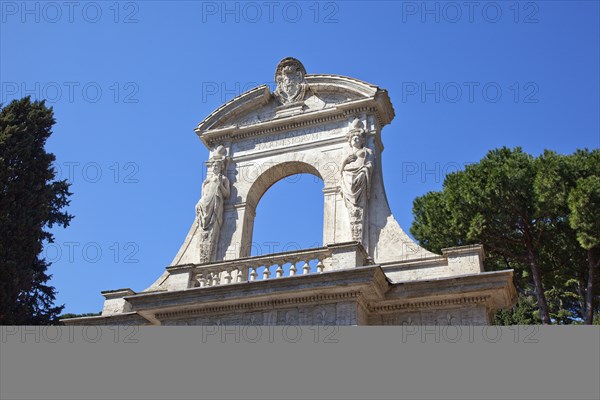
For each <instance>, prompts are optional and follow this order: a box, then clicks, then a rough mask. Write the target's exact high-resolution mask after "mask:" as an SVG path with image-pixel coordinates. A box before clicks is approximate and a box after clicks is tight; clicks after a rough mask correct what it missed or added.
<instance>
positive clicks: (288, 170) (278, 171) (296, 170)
mask: <svg viewBox="0 0 600 400" xmlns="http://www.w3.org/2000/svg"><path fill="white" fill-rule="evenodd" d="M297 174H310V175H313V176H316V177H317V178H319V179H321V180H322V181H323V182H325V181H324V179H323V177H322V176H321V173H320V172H319V170H318V169H317V167H315V166H314V165H312V164H309V163H307V162H305V161H297V160H296V161H283V162H281V163H277V164H274V165H272V166H270V167H269V168H268V169H266V170H265V171H262V173H261V174H260V175H259V176H258V177H257V179H256V180H255V181H254V182H253V183H252V185H251V186H250V189H249V190H248V193H247V194H246V196H247V197H246V213H245V218H244V222H243V224H244V225H243V227H242V237H241V242H240V243H241V246H242V247H243V248H244V249H245V250H244V253H243V255H244V256H249V255H250V251H251V244H252V236H253V232H254V220H255V217H256V207H257V206H258V203H259V202H260V200H261V198H262V197H263V196H264V194H265V193H266V192H267V191H268V190H269V189H270V188H271V187H272V186H273V185H274V184H276V183H277V182H279V181H281V180H282V179H285V178H287V177H288V176H292V175H297ZM325 219H326V216H325V215H324V216H323V220H324V221H325Z"/></svg>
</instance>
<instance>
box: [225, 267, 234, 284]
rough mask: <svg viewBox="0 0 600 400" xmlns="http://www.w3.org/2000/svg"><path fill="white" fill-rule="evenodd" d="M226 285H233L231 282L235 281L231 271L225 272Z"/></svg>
mask: <svg viewBox="0 0 600 400" xmlns="http://www.w3.org/2000/svg"><path fill="white" fill-rule="evenodd" d="M225 272H226V274H225V283H231V280H232V279H233V277H232V276H231V270H230V269H228V270H227V271H225Z"/></svg>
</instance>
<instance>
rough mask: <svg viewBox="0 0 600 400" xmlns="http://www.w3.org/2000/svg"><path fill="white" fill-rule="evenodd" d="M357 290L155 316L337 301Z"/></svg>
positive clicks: (201, 308)
mask: <svg viewBox="0 0 600 400" xmlns="http://www.w3.org/2000/svg"><path fill="white" fill-rule="evenodd" d="M360 294H361V293H360V292H359V291H352V292H345V293H332V294H317V295H311V296H304V297H293V298H286V299H271V300H263V301H254V302H247V303H238V304H229V305H221V306H219V305H208V306H204V307H199V308H194V309H188V310H182V311H167V312H158V313H156V314H155V317H156V318H157V319H159V320H163V319H174V318H186V317H195V316H199V315H201V314H220V313H226V312H244V311H250V310H255V309H263V310H264V309H270V308H275V307H282V306H289V305H296V304H306V303H319V304H320V303H321V302H323V301H328V302H329V301H339V300H349V299H355V298H357V297H359V296H360Z"/></svg>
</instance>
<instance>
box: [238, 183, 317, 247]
mask: <svg viewBox="0 0 600 400" xmlns="http://www.w3.org/2000/svg"><path fill="white" fill-rule="evenodd" d="M322 245H323V181H322V180H321V179H320V178H319V177H317V176H315V175H310V174H295V175H291V176H288V177H286V178H283V179H281V180H279V181H278V182H277V183H275V184H274V185H272V186H271V187H270V188H269V189H268V190H267V192H266V193H265V194H264V195H263V197H262V198H261V199H260V202H259V203H258V206H257V207H256V216H255V219H254V229H253V235H252V246H251V254H250V255H251V256H261V255H265V254H271V253H282V252H288V251H295V250H301V249H308V248H314V247H321V246H322Z"/></svg>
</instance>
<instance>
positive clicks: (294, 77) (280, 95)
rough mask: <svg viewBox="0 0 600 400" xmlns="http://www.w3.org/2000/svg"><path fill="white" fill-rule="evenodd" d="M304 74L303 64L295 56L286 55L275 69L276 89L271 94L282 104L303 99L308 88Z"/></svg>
mask: <svg viewBox="0 0 600 400" xmlns="http://www.w3.org/2000/svg"><path fill="white" fill-rule="evenodd" d="M304 75H306V70H305V69H304V66H303V65H302V63H301V62H300V61H298V60H296V59H295V58H293V57H287V58H284V59H283V60H281V61H280V62H279V64H278V65H277V70H276V71H275V82H276V83H277V89H275V92H274V93H273V95H274V96H275V98H276V99H277V100H278V101H279V102H280V103H281V104H282V105H288V104H293V103H298V102H300V101H302V100H304V97H305V95H306V91H307V88H308V84H307V83H306V80H305V79H304Z"/></svg>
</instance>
